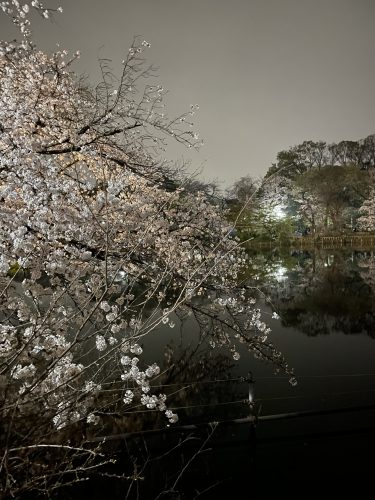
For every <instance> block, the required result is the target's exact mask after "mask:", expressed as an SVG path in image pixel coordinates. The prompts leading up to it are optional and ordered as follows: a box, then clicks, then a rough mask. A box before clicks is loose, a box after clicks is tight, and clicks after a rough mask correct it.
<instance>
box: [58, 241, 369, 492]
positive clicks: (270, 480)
mask: <svg viewBox="0 0 375 500" xmlns="http://www.w3.org/2000/svg"><path fill="white" fill-rule="evenodd" d="M374 255H375V254H373V253H372V252H371V251H367V252H359V251H355V250H345V251H343V250H337V251H336V250H335V251H332V250H331V251H325V252H322V251H321V252H318V251H316V252H307V251H305V252H303V251H286V252H284V253H273V254H264V253H263V254H253V255H250V256H249V266H248V278H249V283H251V284H253V285H255V286H256V287H257V289H258V291H257V294H258V297H259V305H260V307H261V309H262V311H263V319H264V320H265V321H266V322H267V323H268V324H269V325H270V327H271V328H272V332H271V334H270V339H271V340H272V342H273V343H274V345H275V346H276V347H277V348H278V349H279V350H280V351H281V352H282V353H283V355H284V356H285V358H286V359H287V361H288V363H289V366H290V367H293V368H294V371H295V377H296V380H297V385H294V386H293V385H291V384H290V383H289V376H286V375H285V374H283V373H279V374H276V375H275V374H274V371H275V367H274V366H272V365H270V364H266V363H264V362H262V361H260V360H257V359H255V358H254V356H253V354H252V353H249V352H248V350H247V349H246V346H244V345H241V344H240V345H239V346H238V349H239V352H240V354H241V358H240V360H238V361H235V360H233V358H232V357H231V356H230V354H228V352H226V351H224V350H220V349H217V348H215V349H212V347H211V346H210V345H209V344H208V339H206V338H204V337H202V335H201V331H200V329H199V326H198V324H197V322H196V321H195V319H194V318H193V317H189V318H187V319H185V320H184V321H183V322H181V321H179V319H178V318H177V317H175V318H173V321H174V323H175V326H174V328H170V327H169V326H168V325H163V327H161V328H159V330H158V331H155V332H153V333H154V334H153V335H150V336H149V337H148V338H147V339H146V340H145V342H144V347H145V349H144V353H145V355H146V356H149V359H148V360H147V359H146V361H149V362H154V361H157V362H159V364H160V365H161V366H164V367H165V369H166V371H165V373H164V375H163V376H162V377H160V379H159V381H160V388H159V387H154V388H153V390H154V391H155V392H157V391H159V389H160V392H165V393H167V394H168V395H169V398H168V403H169V406H170V407H172V408H173V409H174V410H175V411H176V412H177V413H178V415H179V418H180V420H179V422H178V424H175V425H174V426H171V427H168V428H166V427H165V420H163V418H160V419H159V420H158V426H159V427H161V428H163V427H164V431H163V432H158V433H155V434H153V433H150V434H148V435H147V436H140V437H139V439H135V440H132V441H129V440H125V439H123V440H122V439H121V438H119V439H116V440H115V441H113V444H111V443H110V442H109V443H108V446H110V449H111V446H113V448H114V450H115V453H116V454H115V457H116V459H117V465H116V467H117V472H119V473H121V472H122V471H123V470H126V468H127V467H128V465H127V464H128V457H129V454H130V456H132V455H134V456H137V457H138V458H137V460H138V463H139V464H140V467H143V466H145V467H146V468H145V469H144V471H145V473H144V480H142V481H138V482H133V483H132V486H131V487H130V488H129V486H128V484H129V483H125V485H124V484H123V483H121V482H120V483H116V482H115V483H114V482H113V481H112V480H111V479H110V478H108V492H110V495H111V498H114V499H115V498H116V499H117V498H140V499H149V498H150V499H156V498H157V499H159V498H160V499H164V500H165V499H187V500H190V499H195V498H199V499H221V498H228V497H230V496H231V497H233V498H241V499H242V498H246V499H247V498H249V499H250V498H262V499H263V498H268V497H269V496H272V497H274V496H275V495H276V496H277V497H280V496H282V497H284V496H285V497H286V498H302V499H303V498H312V497H313V498H324V497H325V496H327V495H332V496H334V497H335V498H336V497H344V498H346V496H348V495H349V494H350V496H351V497H352V498H367V497H370V495H371V497H372V496H373V489H374V486H373V479H372V477H373V474H374V465H373V464H374V450H375V424H374V422H375V256H374ZM273 312H277V314H278V315H279V316H280V317H279V319H273V318H272V313H273ZM168 367H170V368H168ZM167 368H168V369H167ZM249 380H251V383H249ZM249 394H250V399H251V405H249ZM251 416H252V417H254V416H255V417H256V420H254V421H253V422H252V423H251V422H249V420H240V419H246V418H249V417H251ZM140 418H143V417H140ZM207 422H211V424H210V425H201V424H202V423H207ZM212 422H221V423H219V424H215V423H212ZM188 425H189V426H191V427H186V426H188ZM184 426H185V427H184ZM182 443H183V444H182ZM131 446H133V448H131ZM145 464H146V465H145ZM122 467H123V469H121V468H122ZM142 474H143V473H142ZM103 481H104V479H102V482H101V483H100V484H99V485H98V488H97V489H95V490H94V491H93V490H92V489H91V490H90V492H89V494H90V497H91V498H92V499H94V498H98V499H99V498H100V499H102V498H103V489H104V490H106V489H107V483H104V482H103ZM114 485H115V486H114ZM86 493H87V492H83V494H82V498H85V497H86V496H87V495H86ZM85 495H86V496H85ZM67 498H68V497H67Z"/></svg>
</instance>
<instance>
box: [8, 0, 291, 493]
mask: <svg viewBox="0 0 375 500" xmlns="http://www.w3.org/2000/svg"><path fill="white" fill-rule="evenodd" d="M0 7H1V9H2V11H3V12H4V13H5V14H7V15H8V16H10V17H11V18H12V20H13V22H14V23H15V24H16V25H17V26H18V27H19V29H20V31H21V34H22V37H23V38H22V40H21V41H20V42H11V43H10V42H4V41H3V42H1V43H0V199H1V207H0V235H1V238H0V272H1V278H0V279H1V291H0V300H1V302H0V304H1V312H0V314H1V320H2V321H1V326H0V382H1V391H0V398H1V408H2V409H1V411H2V421H3V422H6V424H5V431H4V432H2V436H5V437H4V440H5V441H4V442H3V443H2V445H4V446H2V448H3V449H4V450H5V451H4V453H3V455H2V462H1V474H2V481H3V487H4V491H5V492H6V493H8V494H11V493H12V494H15V495H17V494H21V493H23V492H25V491H29V490H30V489H31V490H33V491H34V490H35V491H40V490H43V491H46V490H48V488H50V487H51V485H52V486H53V487H57V486H56V484H57V482H56V481H57V479H56V477H57V476H56V470H55V469H53V470H52V472H51V470H50V469H48V465H47V464H46V463H45V462H43V460H42V461H39V462H38V464H37V465H35V464H36V462H35V460H34V455H32V454H33V453H35V451H36V450H37V451H40V450H42V449H44V448H48V449H49V452H51V450H52V451H53V450H54V449H56V448H57V447H59V452H61V450H63V451H64V453H66V454H69V453H70V452H74V453H78V454H79V456H80V458H81V463H83V464H84V466H81V469H80V470H81V473H82V474H84V473H85V470H86V469H85V466H87V468H90V467H93V465H92V462H91V461H90V460H91V459H92V460H94V459H95V460H97V459H98V457H99V455H100V453H99V452H97V451H93V450H87V449H84V448H83V447H81V444H80V441H79V440H78V441H77V442H75V445H74V446H73V445H71V444H69V445H62V444H61V439H62V438H61V436H62V435H65V436H67V435H69V436H70V437H69V439H70V440H71V439H72V437H71V436H72V435H74V432H73V431H72V429H77V426H79V425H83V424H84V426H85V428H86V427H87V426H95V425H97V426H100V425H101V423H102V422H103V419H105V418H106V417H107V416H108V415H111V414H112V413H113V408H114V405H115V406H116V411H124V409H128V410H129V409H132V408H133V409H134V408H139V407H140V406H141V407H144V408H146V409H151V410H154V409H157V410H160V411H162V412H164V414H165V416H166V419H167V420H166V422H168V421H169V422H170V423H174V422H176V421H177V419H178V417H177V414H176V413H174V412H173V411H172V410H171V409H169V408H168V406H167V400H166V399H167V398H166V395H165V394H162V393H153V391H152V387H151V386H152V381H153V380H154V379H155V378H156V377H158V375H159V373H160V367H159V366H158V364H157V363H156V362H153V363H151V364H147V365H146V364H145V363H144V362H143V361H142V352H143V347H142V343H143V342H144V339H145V338H146V337H147V336H149V335H152V334H155V332H156V331H157V327H158V325H160V324H167V325H168V324H169V326H170V327H173V316H174V314H175V313H176V314H178V315H180V316H184V315H189V314H190V315H194V316H195V317H196V318H197V319H199V325H200V327H201V329H202V334H203V335H205V336H206V337H207V339H208V342H209V344H210V345H211V346H212V347H213V346H226V347H227V348H228V349H229V352H230V353H231V355H232V356H233V358H234V359H238V358H239V353H238V345H239V343H243V344H245V345H247V346H248V348H249V351H250V352H252V353H254V354H255V355H256V356H257V357H260V358H261V359H264V360H266V361H269V362H271V363H273V364H274V366H275V368H276V369H282V370H284V371H286V372H287V373H289V374H290V376H291V377H292V375H293V374H292V371H291V370H290V369H289V368H288V366H287V364H286V363H285V361H284V359H283V357H282V356H281V354H280V353H279V352H278V351H277V350H276V349H275V348H274V346H273V345H272V344H271V343H270V342H269V340H268V333H269V328H268V326H267V325H266V324H265V323H264V322H263V320H262V316H261V312H260V309H259V308H258V307H256V304H255V299H254V298H253V297H252V289H251V287H246V286H244V285H239V280H238V276H239V274H240V273H241V271H242V269H243V267H244V265H245V264H246V258H245V255H244V252H243V250H242V248H241V246H240V244H239V242H238V241H236V240H235V239H233V238H232V236H231V227H230V226H229V224H228V223H227V222H226V221H225V217H224V214H223V211H222V209H221V208H220V206H218V205H217V204H215V203H213V202H212V200H211V198H210V196H209V195H208V194H207V193H205V192H204V191H203V190H202V191H195V190H190V189H185V186H189V185H190V180H189V179H186V177H185V176H184V175H183V174H182V173H181V172H178V171H176V170H175V169H174V168H173V167H172V166H171V165H168V164H165V163H163V162H162V161H160V160H159V156H160V155H159V153H160V151H162V150H163V148H164V147H166V144H167V142H166V139H168V138H173V139H174V140H177V141H178V142H180V143H182V144H184V145H186V147H193V148H199V146H200V145H201V142H200V140H199V138H198V135H197V133H196V132H194V129H193V128H192V127H193V124H192V122H191V119H192V117H193V115H194V114H195V112H196V110H197V106H196V105H192V106H191V107H190V109H189V110H188V111H187V112H186V113H183V114H181V115H180V116H178V117H176V118H170V117H169V116H168V115H167V113H166V111H165V104H164V98H165V93H166V92H165V90H164V89H163V88H162V86H161V85H159V84H157V83H154V76H155V75H154V70H153V68H152V67H150V66H147V64H146V62H145V60H144V52H145V51H146V50H147V48H148V47H149V43H148V42H147V41H145V40H135V41H134V43H133V44H132V46H131V47H130V49H129V51H128V53H127V54H126V57H125V58H124V60H123V63H122V65H123V66H122V68H123V69H122V73H121V74H120V76H119V77H115V75H114V74H113V73H112V72H111V70H110V68H109V67H108V64H107V62H101V70H102V80H101V81H100V82H99V83H98V84H97V85H96V86H91V85H89V84H87V83H86V82H83V81H82V80H81V79H80V78H78V77H77V76H76V75H75V74H74V72H73V70H72V67H73V64H74V61H75V60H76V59H77V57H79V54H78V53H76V54H74V55H69V54H68V52H67V51H65V50H59V51H57V52H55V53H53V54H47V53H44V52H42V51H40V50H38V49H37V47H36V46H35V45H34V44H33V43H32V41H31V29H30V22H29V18H28V14H29V11H30V9H31V7H32V8H34V9H36V10H37V11H38V12H39V13H41V15H42V16H43V17H45V18H48V17H49V16H50V15H51V14H52V13H53V12H56V11H53V10H51V9H48V8H46V7H44V5H43V4H42V3H41V2H39V1H33V2H31V4H30V6H29V5H28V4H24V5H21V4H20V3H19V2H18V1H16V0H12V1H6V2H1V3H0ZM57 10H58V11H60V10H61V9H57ZM110 384H115V386H116V398H115V402H114V400H111V398H109V397H108V393H106V392H105V391H104V388H105V387H108V386H109V385H110ZM119 394H120V397H119V396H118V395H119ZM25 422H32V424H31V425H30V426H27V425H25ZM36 422H37V425H36V424H35V423H36ZM69 432H70V434H64V433H69ZM2 439H3V438H2ZM70 442H72V441H70ZM64 456H65V458H66V455H64ZM33 461H34V462H33ZM26 462H29V463H30V462H33V463H34V466H33V467H34V469H33V470H34V474H33V475H32V477H29V475H27V474H24V472H22V471H23V470H24V468H23V465H24V464H25V463H26ZM42 462H43V463H42ZM15 464H16V465H15ZM61 464H64V465H61V467H65V468H63V469H61V467H60V469H58V470H59V474H60V475H61V476H64V474H65V473H66V470H70V468H71V461H68V460H65V461H61ZM55 467H57V468H58V466H57V465H55ZM46 471H47V472H46ZM82 471H83V472H82ZM75 473H76V475H77V474H78V476H79V473H78V472H77V471H75ZM78 476H77V477H78ZM78 479H79V477H78Z"/></svg>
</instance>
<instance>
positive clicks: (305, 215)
mask: <svg viewBox="0 0 375 500" xmlns="http://www.w3.org/2000/svg"><path fill="white" fill-rule="evenodd" d="M374 194H375V134H372V135H369V136H368V137H366V138H365V139H361V140H359V141H341V142H339V143H332V144H327V143H326V142H324V141H317V142H314V141H304V142H303V143H302V144H299V145H296V146H293V147H290V148H289V149H287V150H284V151H280V152H279V153H278V155H277V160H276V163H274V164H273V165H272V166H271V167H270V168H269V169H268V171H267V173H266V175H265V177H264V179H262V180H259V181H255V180H253V179H252V178H251V177H250V176H246V177H242V178H241V179H239V180H238V181H237V182H236V183H235V184H234V185H233V187H232V188H231V189H230V190H229V191H228V200H229V202H228V205H229V218H230V220H231V221H232V222H233V223H236V225H237V227H238V228H239V230H240V233H241V236H243V237H245V238H246V237H250V238H253V237H255V238H259V237H260V238H263V239H264V238H265V235H264V234H262V233H265V231H268V232H269V233H268V238H269V239H275V238H277V237H280V235H282V237H283V238H285V237H286V236H287V234H289V236H290V235H292V234H300V235H306V234H320V233H327V232H330V233H331V232H333V233H342V232H347V231H358V230H360V231H363V230H365V231H372V230H375V196H374ZM266 239H267V238H266Z"/></svg>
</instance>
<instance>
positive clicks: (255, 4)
mask: <svg viewBox="0 0 375 500" xmlns="http://www.w3.org/2000/svg"><path fill="white" fill-rule="evenodd" d="M21 3H22V2H21ZM25 3H26V0H25ZM44 3H45V5H46V6H47V5H48V6H49V5H52V6H57V5H61V6H62V7H63V9H64V13H63V14H58V15H56V17H55V21H54V23H50V22H48V21H47V22H43V21H41V20H40V19H36V22H35V24H34V33H35V36H34V40H35V41H36V42H37V44H38V45H39V46H40V47H41V48H43V49H45V50H54V49H55V48H56V42H59V43H60V46H61V47H62V48H67V49H69V50H72V51H75V50H78V49H79V50H80V51H81V54H82V56H81V60H80V62H79V64H78V65H77V66H76V70H77V72H85V73H86V74H88V75H89V78H90V80H91V81H92V82H93V83H94V82H95V81H96V79H97V77H98V58H99V57H107V58H110V59H112V61H113V68H114V70H115V72H116V70H119V69H120V66H121V64H120V63H121V60H122V59H123V56H124V54H125V53H126V52H127V50H128V47H129V46H130V45H131V43H132V40H133V38H134V36H136V35H139V36H141V37H142V39H143V38H144V39H146V40H147V41H149V42H150V43H151V45H152V46H151V49H150V50H149V51H148V53H147V54H148V56H147V59H148V61H149V62H150V63H153V64H154V65H156V66H157V67H158V68H159V69H158V75H159V81H158V83H160V84H162V85H163V86H164V87H165V88H168V89H169V91H170V93H169V95H168V99H167V105H168V108H169V112H170V115H173V114H179V113H180V112H183V111H185V110H187V109H188V108H189V106H190V104H196V103H197V104H199V106H200V111H199V113H198V114H197V115H196V117H195V123H196V129H197V130H198V131H199V132H200V136H201V137H202V138H203V139H204V141H205V146H204V147H203V148H202V149H201V150H200V152H199V153H195V152H193V153H192V152H191V150H185V149H184V148H182V147H179V146H176V145H173V144H171V147H170V149H169V152H168V154H167V156H168V157H169V158H176V159H181V158H185V159H189V158H191V160H192V164H191V167H190V169H191V170H195V169H200V168H201V167H202V168H203V174H202V177H203V178H205V179H206V180H210V179H217V180H218V181H219V182H220V185H221V187H223V188H225V187H226V186H228V185H229V184H231V183H232V182H233V181H235V180H236V179H238V178H239V177H241V176H243V175H246V174H250V175H252V176H254V177H258V176H262V175H264V174H265V172H266V171H267V169H268V167H270V166H271V164H272V162H274V161H275V159H276V155H277V152H278V151H280V150H282V149H287V148H289V147H290V146H293V145H296V144H299V143H300V142H302V141H304V140H310V139H311V140H319V139H322V140H325V141H327V142H336V141H340V140H343V139H348V140H357V139H360V138H364V137H366V136H367V135H369V134H372V133H375V123H374V116H375V99H374V80H375V30H374V27H373V25H374V21H375V1H374V0H231V1H228V0H189V1H186V0H185V1H182V0H132V1H127V0H106V1H103V0H61V1H60V2H57V1H54V0H52V2H51V1H48V0H45V2H44ZM15 36H16V32H15V30H14V29H13V28H12V27H11V25H10V24H9V21H8V20H7V19H6V18H5V16H3V15H1V16H0V38H2V39H12V38H14V37H15Z"/></svg>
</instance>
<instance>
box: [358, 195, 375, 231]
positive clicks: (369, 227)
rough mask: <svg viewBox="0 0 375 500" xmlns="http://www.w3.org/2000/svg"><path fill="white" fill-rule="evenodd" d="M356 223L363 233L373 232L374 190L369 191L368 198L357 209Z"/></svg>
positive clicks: (374, 218) (374, 219)
mask: <svg viewBox="0 0 375 500" xmlns="http://www.w3.org/2000/svg"><path fill="white" fill-rule="evenodd" d="M359 214H360V216H359V217H358V220H357V223H358V227H359V228H360V229H363V230H365V231H374V230H375V189H373V188H372V189H371V191H370V194H369V197H368V198H367V199H366V200H365V201H364V202H363V203H362V205H361V207H360V208H359Z"/></svg>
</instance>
